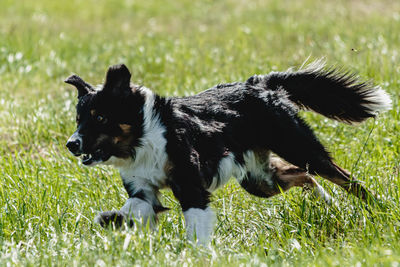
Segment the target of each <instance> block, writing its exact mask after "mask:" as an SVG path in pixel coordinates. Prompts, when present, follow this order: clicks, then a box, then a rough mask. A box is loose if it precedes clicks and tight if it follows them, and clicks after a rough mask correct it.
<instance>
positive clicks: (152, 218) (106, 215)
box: [95, 197, 156, 228]
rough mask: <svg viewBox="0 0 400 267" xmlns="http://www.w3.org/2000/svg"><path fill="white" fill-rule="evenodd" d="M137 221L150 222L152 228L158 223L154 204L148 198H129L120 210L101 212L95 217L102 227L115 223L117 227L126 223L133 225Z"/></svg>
mask: <svg viewBox="0 0 400 267" xmlns="http://www.w3.org/2000/svg"><path fill="white" fill-rule="evenodd" d="M135 221H136V222H139V223H141V224H142V225H146V224H147V223H149V225H150V228H153V227H154V226H155V224H156V212H155V211H154V209H153V206H152V205H151V204H150V203H148V202H147V201H146V200H143V199H140V198H137V197H134V198H128V199H127V200H126V202H125V204H124V206H122V208H121V209H120V210H112V211H104V212H100V213H99V214H98V215H97V216H96V218H95V222H96V223H98V224H100V225H101V226H102V227H108V226H109V225H114V226H115V227H116V228H120V227H121V226H123V225H124V224H125V223H126V225H127V226H129V227H132V226H133V225H134V223H135Z"/></svg>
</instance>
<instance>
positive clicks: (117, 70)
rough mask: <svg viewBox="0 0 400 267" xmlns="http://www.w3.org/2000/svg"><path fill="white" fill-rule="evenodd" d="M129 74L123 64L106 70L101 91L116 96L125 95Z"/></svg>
mask: <svg viewBox="0 0 400 267" xmlns="http://www.w3.org/2000/svg"><path fill="white" fill-rule="evenodd" d="M130 81H131V73H130V72H129V70H128V68H127V67H126V66H125V65H124V64H118V65H114V66H111V67H109V68H108V71H107V75H106V81H105V83H104V87H103V90H104V91H109V92H112V93H113V94H116V95H121V94H126V93H129V92H130V91H131V88H130Z"/></svg>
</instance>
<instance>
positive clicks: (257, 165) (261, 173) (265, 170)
mask: <svg viewBox="0 0 400 267" xmlns="http://www.w3.org/2000/svg"><path fill="white" fill-rule="evenodd" d="M243 159H244V163H245V166H246V167H245V168H246V171H247V172H250V173H251V175H252V177H253V178H255V179H260V180H263V181H266V182H267V183H268V185H270V186H273V181H272V172H271V171H270V166H269V154H266V155H265V157H262V158H259V157H257V155H256V154H255V153H254V151H251V150H249V151H247V152H246V153H245V154H244V155H243ZM244 177H246V176H243V177H242V179H243V178H244ZM242 179H240V180H238V181H239V182H240V181H241V180H242Z"/></svg>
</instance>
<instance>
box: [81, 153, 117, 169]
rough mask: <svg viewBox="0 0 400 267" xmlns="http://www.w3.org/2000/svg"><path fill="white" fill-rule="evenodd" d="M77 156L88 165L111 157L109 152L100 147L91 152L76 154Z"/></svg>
mask: <svg viewBox="0 0 400 267" xmlns="http://www.w3.org/2000/svg"><path fill="white" fill-rule="evenodd" d="M77 156H80V157H81V160H82V164H83V165H86V166H90V165H94V164H97V163H101V162H104V161H107V160H108V159H109V158H110V157H111V154H110V153H107V152H105V151H104V150H102V149H97V150H96V151H95V152H93V153H89V154H81V155H77Z"/></svg>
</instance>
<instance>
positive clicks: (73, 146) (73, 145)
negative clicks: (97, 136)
mask: <svg viewBox="0 0 400 267" xmlns="http://www.w3.org/2000/svg"><path fill="white" fill-rule="evenodd" d="M66 146H67V147H68V149H69V151H71V152H72V153H74V154H76V153H77V152H78V151H79V148H80V147H81V141H80V140H79V139H75V140H71V141H68V142H67V145H66Z"/></svg>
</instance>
